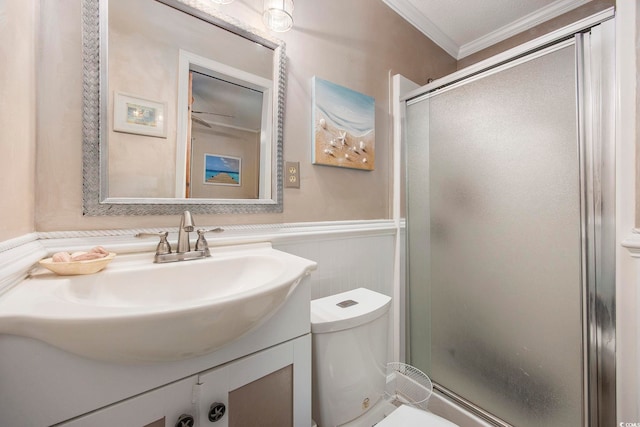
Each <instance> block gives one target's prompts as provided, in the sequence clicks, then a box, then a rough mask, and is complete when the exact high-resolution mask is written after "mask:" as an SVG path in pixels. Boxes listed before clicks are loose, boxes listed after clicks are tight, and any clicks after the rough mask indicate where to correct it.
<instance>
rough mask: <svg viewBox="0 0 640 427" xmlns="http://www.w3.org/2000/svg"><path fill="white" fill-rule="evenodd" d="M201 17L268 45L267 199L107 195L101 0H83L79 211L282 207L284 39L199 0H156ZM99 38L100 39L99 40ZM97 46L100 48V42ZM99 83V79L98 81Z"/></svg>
mask: <svg viewBox="0 0 640 427" xmlns="http://www.w3.org/2000/svg"><path fill="white" fill-rule="evenodd" d="M157 1H159V2H161V3H164V4H166V5H168V6H170V7H173V8H175V9H178V10H181V11H183V12H185V13H187V14H189V15H192V16H195V17H197V18H199V19H202V20H204V21H206V22H209V23H211V24H212V25H216V26H218V27H221V28H224V29H225V30H227V31H230V32H232V33H235V34H237V35H239V36H241V37H244V38H246V39H249V40H252V41H254V42H256V43H259V44H261V45H263V46H266V47H268V48H270V49H273V51H274V73H273V75H274V88H273V92H274V95H275V96H274V109H273V111H274V113H273V116H274V117H273V122H274V125H273V141H274V143H275V146H274V149H273V158H272V177H273V178H272V183H271V185H272V188H273V191H272V197H271V198H270V199H242V200H227V199H220V200H216V199H168V198H167V199H164V198H163V199H151V198H150V199H129V200H127V199H109V198H108V183H106V182H104V181H101V176H102V175H103V173H102V172H103V171H105V170H106V168H107V160H106V155H101V154H104V153H106V150H107V148H106V146H105V145H106V144H104V143H103V141H106V132H105V130H106V126H107V125H106V117H107V106H106V104H107V103H106V102H102V101H103V97H104V96H106V94H105V93H103V92H102V91H101V88H102V87H103V86H106V78H107V71H108V69H107V49H106V40H107V26H108V22H107V19H108V18H107V6H108V3H107V0H83V3H82V36H83V39H82V45H83V46H82V49H83V116H82V118H83V129H82V130H83V144H82V146H83V152H82V156H83V158H82V168H83V171H82V174H83V183H82V197H83V215H89V216H99V215H175V214H179V213H181V212H182V211H184V210H185V209H188V210H190V211H191V212H193V213H200V214H233V213H239V214H244V213H276V212H282V207H283V204H282V163H283V162H282V144H283V137H282V132H283V121H284V92H285V84H286V70H285V65H286V56H285V44H284V42H282V41H280V40H278V39H275V38H272V37H271V36H269V35H268V34H264V33H262V32H260V31H258V30H256V29H254V28H251V27H248V26H247V25H245V24H243V23H241V22H239V21H237V20H236V19H233V18H231V17H228V16H225V15H222V14H221V13H220V12H219V11H218V10H217V9H216V8H215V7H213V6H208V5H207V4H206V3H203V2H201V1H199V0H157ZM101 42H102V43H103V45H102V46H101ZM101 47H102V48H101ZM103 83H104V84H103Z"/></svg>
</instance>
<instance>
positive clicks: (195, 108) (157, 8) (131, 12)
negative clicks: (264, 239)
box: [83, 0, 285, 215]
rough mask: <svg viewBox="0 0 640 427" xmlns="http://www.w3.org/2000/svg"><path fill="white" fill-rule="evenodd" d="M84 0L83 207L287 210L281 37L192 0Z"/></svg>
mask: <svg viewBox="0 0 640 427" xmlns="http://www.w3.org/2000/svg"><path fill="white" fill-rule="evenodd" d="M84 2H85V4H86V7H88V8H92V7H95V8H96V9H97V7H98V5H99V6H100V21H99V24H100V28H101V34H102V35H103V37H102V39H99V38H98V37H97V36H96V35H95V34H96V32H97V28H96V26H95V25H96V23H95V22H94V21H93V20H92V19H91V17H90V15H87V14H85V15H86V16H83V31H84V34H83V36H84V42H83V44H84V46H83V49H84V66H85V69H87V70H93V69H97V70H98V71H97V73H95V74H92V73H91V72H89V73H86V74H85V96H84V99H85V120H84V129H85V143H84V152H85V168H84V169H85V173H84V175H85V186H84V187H85V191H84V206H85V213H89V214H95V215H101V214H158V213H159V214H165V213H166V214H170V213H177V212H180V210H181V209H183V208H184V206H189V208H190V209H191V210H192V211H194V212H203V213H216V212H219V213H231V212H236V211H237V212H243V213H250V212H281V211H282V200H281V194H280V193H281V189H282V182H281V173H279V172H280V171H281V167H282V166H281V165H280V163H281V160H280V159H281V157H282V136H281V132H282V129H281V123H282V122H281V120H280V121H279V120H278V118H280V119H281V115H282V111H281V110H280V108H281V107H280V106H281V105H282V99H283V96H284V92H283V87H284V79H285V78H284V69H283V66H282V61H283V59H284V44H283V43H282V42H281V41H279V40H277V39H273V38H271V37H270V36H268V35H265V34H262V33H260V32H258V30H255V29H251V28H249V27H246V26H245V25H244V24H242V23H239V22H235V21H233V20H232V19H231V18H227V17H224V16H223V15H222V14H221V13H220V12H219V11H218V10H217V9H215V8H211V7H209V6H208V5H205V4H199V3H193V2H191V1H185V0H130V1H127V2H122V1H107V0H84ZM193 4H199V6H196V7H194V6H193ZM87 16H89V17H87ZM105 35H106V37H105ZM93 46H99V51H100V58H101V60H100V62H98V61H97V59H96V56H95V55H94V54H93V51H92V47H93ZM95 77H99V90H98V91H94V90H93V87H95V85H94V81H93V78H95ZM97 104H99V106H100V107H99V110H100V115H99V116H98V117H95V121H94V116H93V114H94V113H93V111H94V108H95V106H96V105H97ZM95 128H99V131H94V129H95ZM95 170H99V172H94V171H95ZM96 175H98V178H99V182H98V184H97V185H96V183H95V181H96V178H95V177H96ZM235 205H238V206H239V207H238V208H237V209H236V208H234V206H235Z"/></svg>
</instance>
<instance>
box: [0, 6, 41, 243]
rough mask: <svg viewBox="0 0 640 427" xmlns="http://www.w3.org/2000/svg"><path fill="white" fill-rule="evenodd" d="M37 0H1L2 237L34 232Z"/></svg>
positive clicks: (0, 188)
mask: <svg viewBox="0 0 640 427" xmlns="http://www.w3.org/2000/svg"><path fill="white" fill-rule="evenodd" d="M37 3H38V2H37V1H35V0H2V1H0V150H1V155H0V219H1V220H0V241H2V240H7V239H11V238H14V237H18V236H21V235H23V234H26V233H30V232H32V231H34V202H35V196H34V192H35V186H34V174H35V166H34V165H35V144H36V135H35V128H36V98H35V68H36V66H35V57H36V32H35V31H36V16H37Z"/></svg>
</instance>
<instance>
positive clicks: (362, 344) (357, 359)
mask: <svg viewBox="0 0 640 427" xmlns="http://www.w3.org/2000/svg"><path fill="white" fill-rule="evenodd" d="M390 307H391V298H390V297H388V296H386V295H382V294H380V293H377V292H374V291H371V290H369V289H364V288H359V289H354V290H352V291H348V292H343V293H340V294H336V295H331V296H328V297H325V298H319V299H316V300H313V301H311V334H312V343H313V344H312V345H313V350H312V354H313V359H312V373H313V374H312V384H313V385H312V388H313V393H312V394H313V406H312V414H313V419H314V420H315V422H317V425H318V427H337V426H345V427H352V426H353V427H370V426H373V425H376V426H377V427H398V426H402V427H412V426H416V427H457V426H456V424H453V423H451V422H449V421H447V420H445V419H444V418H441V417H438V416H436V415H434V414H432V413H430V412H427V411H423V410H420V409H416V408H413V407H411V406H407V405H400V407H398V408H397V409H396V407H395V406H393V405H392V404H391V403H390V402H388V401H387V400H386V399H385V393H384V391H385V384H386V366H387V346H388V330H389V308H390Z"/></svg>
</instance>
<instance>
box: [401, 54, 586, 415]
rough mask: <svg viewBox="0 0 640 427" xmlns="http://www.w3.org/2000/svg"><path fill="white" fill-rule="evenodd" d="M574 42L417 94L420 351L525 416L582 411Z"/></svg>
mask: <svg viewBox="0 0 640 427" xmlns="http://www.w3.org/2000/svg"><path fill="white" fill-rule="evenodd" d="M574 67H575V48H574V46H573V45H571V46H569V47H564V48H562V49H560V50H556V51H555V52H552V53H549V54H546V55H544V56H542V57H539V58H537V59H532V60H530V61H527V62H524V63H521V64H520V65H517V66H514V67H512V68H509V69H506V70H503V71H501V72H498V73H496V74H493V75H490V76H487V77H484V78H481V79H478V80H475V81H473V82H470V83H467V84H465V85H463V86H460V87H457V88H455V89H450V90H445V91H443V92H442V93H440V94H438V95H435V96H432V97H430V98H428V99H426V100H423V101H420V102H418V103H415V104H413V105H409V106H408V108H407V139H408V140H407V147H406V149H407V167H408V183H407V185H408V199H409V202H408V221H409V235H408V239H409V252H410V253H409V276H408V277H409V281H410V290H409V291H410V298H411V299H410V302H409V303H410V309H411V325H410V331H411V332H410V340H411V349H410V354H411V363H412V364H414V365H416V366H418V367H421V368H423V369H425V370H426V371H427V372H428V374H429V375H430V377H431V378H432V379H433V380H434V381H435V382H437V383H439V384H441V385H443V386H444V387H446V388H448V389H449V390H451V391H453V392H455V393H457V394H458V395H460V396H462V397H463V398H465V399H467V400H469V401H471V402H473V403H474V404H476V405H478V406H480V407H481V408H483V409H485V410H486V411H488V412H490V413H492V414H494V415H495V416H497V417H499V418H501V419H503V420H505V421H507V422H509V423H511V424H513V425H517V426H519V427H526V426H540V427H543V426H544V427H551V426H558V427H570V426H576V427H577V426H580V425H582V355H581V348H582V327H581V307H582V304H581V276H580V271H581V264H580V254H581V249H580V248H581V237H580V197H579V194H580V193H579V159H578V137H577V133H576V128H577V124H576V93H575V87H576V80H575V71H574V69H575V68H574Z"/></svg>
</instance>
